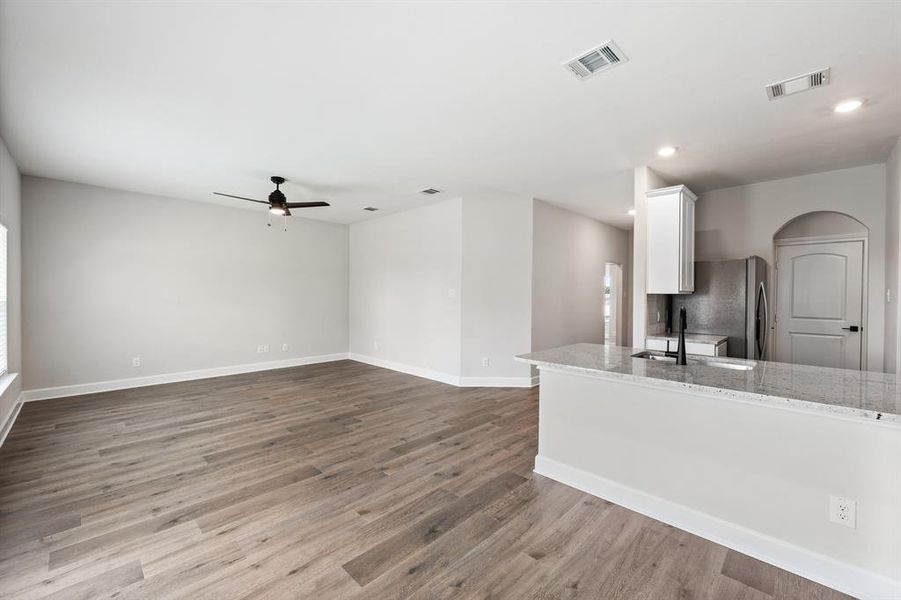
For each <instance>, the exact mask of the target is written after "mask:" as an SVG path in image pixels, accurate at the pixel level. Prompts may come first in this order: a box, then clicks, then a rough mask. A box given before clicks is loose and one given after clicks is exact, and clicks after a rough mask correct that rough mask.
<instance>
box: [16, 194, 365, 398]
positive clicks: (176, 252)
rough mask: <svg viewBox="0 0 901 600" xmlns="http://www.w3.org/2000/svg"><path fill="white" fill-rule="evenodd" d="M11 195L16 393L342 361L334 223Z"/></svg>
mask: <svg viewBox="0 0 901 600" xmlns="http://www.w3.org/2000/svg"><path fill="white" fill-rule="evenodd" d="M22 195H23V224H24V229H23V257H24V263H23V266H24V272H25V277H24V282H23V283H24V302H25V307H26V309H25V314H24V336H25V340H26V343H25V359H24V363H25V374H26V377H25V388H26V389H35V388H45V387H51V386H62V385H73V384H80V383H94V382H99V381H107V380H116V379H123V378H131V377H143V376H148V375H158V374H169V373H176V372H181V371H188V370H196V369H206V368H215V367H223V366H230V365H240V364H246V363H255V362H262V361H273V360H288V359H293V358H297V357H306V356H318V355H328V354H333V353H345V352H347V341H348V330H347V294H348V272H347V264H348V258H347V247H348V230H347V226H345V225H335V224H327V223H322V222H317V221H309V220H305V219H303V218H300V217H297V216H295V217H292V218H291V219H290V220H289V222H288V223H289V225H288V231H287V232H285V231H284V230H283V228H282V227H277V226H275V225H274V226H273V227H271V228H269V227H266V213H265V211H263V210H260V211H250V210H242V209H236V208H226V207H220V206H216V205H213V204H206V203H195V202H186V201H184V200H174V199H169V198H162V197H157V196H148V195H143V194H137V193H133V192H125V191H117V190H111V189H105V188H99V187H92V186H86V185H79V184H72V183H64V182H60V181H54V180H49V179H40V178H32V177H25V178H23V194H22ZM285 343H287V344H288V351H287V352H282V351H281V348H282V344H285ZM260 344H268V345H269V347H270V352H269V353H268V354H257V353H256V348H257V346H258V345H260ZM134 356H140V357H141V361H142V366H141V367H140V368H133V367H132V357H134Z"/></svg>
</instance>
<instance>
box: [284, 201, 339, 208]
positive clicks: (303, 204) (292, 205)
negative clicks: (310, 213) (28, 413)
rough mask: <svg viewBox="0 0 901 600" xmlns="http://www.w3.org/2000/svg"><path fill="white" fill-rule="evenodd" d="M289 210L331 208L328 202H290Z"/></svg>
mask: <svg viewBox="0 0 901 600" xmlns="http://www.w3.org/2000/svg"><path fill="white" fill-rule="evenodd" d="M286 206H287V207H288V208H316V207H317V206H331V204H329V203H328V202H288V203H287V204H286Z"/></svg>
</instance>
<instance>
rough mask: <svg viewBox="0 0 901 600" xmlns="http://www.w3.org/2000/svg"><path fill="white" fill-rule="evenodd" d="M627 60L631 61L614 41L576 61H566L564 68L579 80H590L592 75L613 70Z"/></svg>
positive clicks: (579, 57)
mask: <svg viewBox="0 0 901 600" xmlns="http://www.w3.org/2000/svg"><path fill="white" fill-rule="evenodd" d="M627 60H629V59H628V57H626V55H625V54H623V51H622V50H620V49H619V46H617V45H616V44H615V43H613V41H612V40H608V41H606V42H604V43H603V44H601V45H600V46H598V47H597V48H592V49H591V50H589V51H588V52H583V53H582V54H580V55H579V56H577V57H575V58H574V59H572V60H568V61H566V62H565V63H563V66H564V67H566V68H567V69H569V71H570V72H571V73H572V74H573V75H575V76H576V77H578V78H579V79H588V78H589V77H591V76H592V75H596V74H597V73H600V72H601V71H606V70H607V69H612V68H613V67H615V66H616V65H620V64H622V63H624V62H626V61H627Z"/></svg>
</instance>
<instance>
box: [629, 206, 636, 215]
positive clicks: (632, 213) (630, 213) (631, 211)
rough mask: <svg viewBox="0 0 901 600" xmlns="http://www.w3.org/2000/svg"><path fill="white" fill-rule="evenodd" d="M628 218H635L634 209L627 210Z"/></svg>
mask: <svg viewBox="0 0 901 600" xmlns="http://www.w3.org/2000/svg"><path fill="white" fill-rule="evenodd" d="M629 216H630V217H634V216H635V209H634V208H630V209H629Z"/></svg>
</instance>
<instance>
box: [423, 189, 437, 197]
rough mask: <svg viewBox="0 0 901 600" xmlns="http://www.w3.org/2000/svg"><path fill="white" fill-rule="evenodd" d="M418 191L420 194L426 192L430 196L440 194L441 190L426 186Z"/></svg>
mask: <svg viewBox="0 0 901 600" xmlns="http://www.w3.org/2000/svg"><path fill="white" fill-rule="evenodd" d="M419 193H420V194H428V195H429V196H431V195H432V194H440V193H441V190H436V189H435V188H428V189H425V190H420V192H419Z"/></svg>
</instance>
